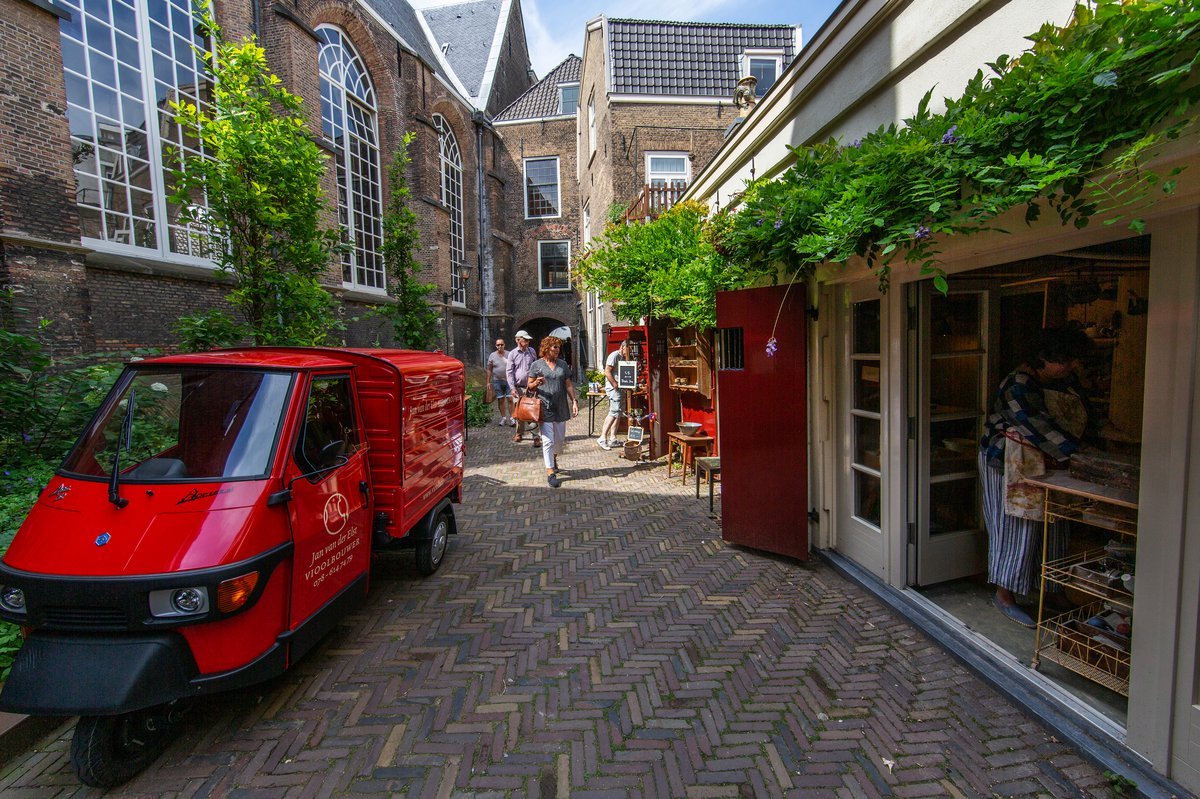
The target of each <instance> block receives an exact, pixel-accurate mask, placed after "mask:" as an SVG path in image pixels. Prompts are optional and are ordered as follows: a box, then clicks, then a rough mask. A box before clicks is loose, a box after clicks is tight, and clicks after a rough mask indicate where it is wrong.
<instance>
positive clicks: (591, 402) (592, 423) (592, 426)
mask: <svg viewBox="0 0 1200 799" xmlns="http://www.w3.org/2000/svg"><path fill="white" fill-rule="evenodd" d="M607 396H608V395H607V394H605V393H604V392H603V391H589V392H588V393H587V401H588V435H589V436H594V435H596V406H597V405H599V404H600V399H601V398H602V397H607Z"/></svg>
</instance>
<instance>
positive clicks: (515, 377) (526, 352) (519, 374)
mask: <svg viewBox="0 0 1200 799" xmlns="http://www.w3.org/2000/svg"><path fill="white" fill-rule="evenodd" d="M515 338H516V340H517V348H516V349H515V350H513V351H512V352H510V353H509V354H508V366H507V367H505V379H506V380H507V382H508V394H509V397H510V401H511V403H512V404H513V405H515V404H516V402H517V399H518V398H519V397H520V396H521V395H522V394H524V393H525V388H526V380H527V379H528V377H529V367H531V366H533V364H534V361H536V360H537V358H538V356H537V352H536V351H534V349H533V347H531V346H529V342H531V341H533V337H532V336H530V335H529V333H527V332H526V331H524V330H518V331H517V335H516V336H515ZM514 423H515V425H516V428H517V429H516V430H515V431H514V432H513V442H514V443H517V444H519V443H521V436H523V435H524V433H525V425H527V424H528V425H529V427H530V429H531V430H532V431H533V445H534V446H535V447H537V446H541V443H542V439H541V437H540V436H539V435H538V431H537V425H535V424H532V423H530V422H522V421H518V420H514Z"/></svg>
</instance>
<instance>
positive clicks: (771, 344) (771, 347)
mask: <svg viewBox="0 0 1200 799" xmlns="http://www.w3.org/2000/svg"><path fill="white" fill-rule="evenodd" d="M778 350H779V341H778V340H776V338H775V337H774V336H771V337H770V338H769V339H767V357H768V358H774V357H775V353H776V352H777V351H778Z"/></svg>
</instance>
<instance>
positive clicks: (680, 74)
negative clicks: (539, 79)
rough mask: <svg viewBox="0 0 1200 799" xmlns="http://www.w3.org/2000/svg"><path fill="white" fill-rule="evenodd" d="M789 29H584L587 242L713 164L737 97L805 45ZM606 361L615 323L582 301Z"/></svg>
mask: <svg viewBox="0 0 1200 799" xmlns="http://www.w3.org/2000/svg"><path fill="white" fill-rule="evenodd" d="M799 39H800V35H799V30H798V29H796V28H793V27H791V26H789V25H743V24H726V23H705V22H654V21H647V20H635V19H608V18H606V17H603V16H601V17H597V18H596V19H594V20H592V21H591V22H589V23H588V26H587V31H586V37H585V39H584V46H583V58H582V64H581V70H580V78H579V139H578V141H579V156H578V158H579V162H580V170H579V203H580V209H581V210H580V214H581V217H582V219H581V230H582V233H581V238H582V243H583V244H584V245H586V243H587V242H588V241H589V240H590V239H591V237H592V236H594V235H596V234H598V233H600V232H601V231H602V230H603V228H604V225H605V224H607V223H608V222H609V221H611V220H613V219H615V218H616V217H617V216H619V215H620V214H621V212H622V211H623V210H625V209H626V208H628V207H629V206H631V205H632V204H633V201H635V198H638V197H642V198H643V200H644V201H645V202H646V203H647V207H648V208H649V209H650V210H654V209H657V208H661V207H663V206H669V205H670V204H671V203H673V202H674V199H675V198H676V197H677V196H678V195H679V194H680V193H681V191H682V189H683V187H685V186H687V184H688V183H689V182H690V181H691V179H692V176H693V175H695V174H698V173H699V172H700V171H701V170H702V169H703V168H704V167H705V166H706V165H707V164H708V162H709V161H710V160H711V159H712V157H713V155H714V154H715V153H716V152H717V150H718V149H720V147H721V145H722V143H723V142H724V141H725V136H726V134H727V133H728V131H729V129H730V125H732V124H734V123H735V120H737V119H738V118H739V116H738V111H737V109H736V107H735V106H734V103H733V94H734V89H735V88H736V87H737V83H738V80H739V79H740V78H741V77H743V76H745V75H753V76H754V77H755V78H757V89H756V91H757V93H758V94H759V95H760V96H761V95H762V94H765V93H766V91H767V90H768V89H769V88H770V87H771V85H772V84H773V83H774V82H775V80H776V78H777V77H778V76H779V75H780V73H782V72H783V69H784V67H785V66H786V65H787V64H789V63H790V62H791V60H792V58H793V56H794V55H795V54H796V52H797V50H798V49H799V47H800V41H799ZM583 303H584V306H583V311H584V318H585V321H584V325H585V327H586V328H587V330H588V333H589V336H588V338H589V340H590V341H591V342H593V344H592V347H593V349H592V352H591V353H590V357H589V359H588V360H589V362H591V363H600V362H602V361H603V358H604V355H605V353H604V352H603V337H602V335H601V331H602V329H603V327H604V326H605V325H607V324H611V323H613V322H615V321H616V320H615V319H614V318H613V316H612V314H611V312H610V311H609V309H608V308H606V307H605V306H604V305H603V304H602V303H601V302H600V301H599V298H598V297H596V296H587V297H584V298H583Z"/></svg>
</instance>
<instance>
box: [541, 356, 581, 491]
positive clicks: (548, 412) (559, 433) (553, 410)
mask: <svg viewBox="0 0 1200 799" xmlns="http://www.w3.org/2000/svg"><path fill="white" fill-rule="evenodd" d="M561 351H562V339H560V338H555V337H554V336H546V337H545V338H544V339H542V343H541V346H540V347H539V348H538V355H540V356H541V357H540V358H538V359H537V360H536V361H534V362H533V365H532V366H530V367H529V383H528V386H529V388H531V389H535V390H536V391H537V394H538V398H539V399H541V401H542V425H541V433H542V462H543V463H544V464H545V466H546V482H547V483H548V484H549V485H550V487H551V488H558V486H559V481H558V454H559V453H560V452H562V448H563V443H564V442H565V441H566V439H567V421H568V420H569V419H572V418H574V417H575V416H577V415H579V398H578V396H577V395H576V393H575V385H574V384H573V383H572V382H571V378H570V376H569V375H570V372H569V369H568V366H567V364H566V363H565V362H564V361H561V360H559V358H558V354H559V352H561Z"/></svg>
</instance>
